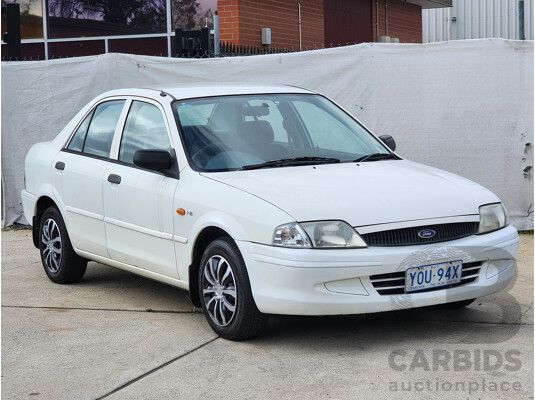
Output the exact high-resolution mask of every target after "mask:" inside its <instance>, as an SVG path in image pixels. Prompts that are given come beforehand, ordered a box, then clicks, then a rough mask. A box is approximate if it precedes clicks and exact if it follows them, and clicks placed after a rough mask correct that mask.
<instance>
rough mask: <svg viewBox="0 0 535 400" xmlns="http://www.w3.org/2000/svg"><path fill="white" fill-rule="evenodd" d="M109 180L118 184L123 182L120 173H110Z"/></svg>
mask: <svg viewBox="0 0 535 400" xmlns="http://www.w3.org/2000/svg"><path fill="white" fill-rule="evenodd" d="M108 182H111V183H116V184H117V185H118V184H119V183H121V177H120V176H119V175H115V174H110V176H108Z"/></svg>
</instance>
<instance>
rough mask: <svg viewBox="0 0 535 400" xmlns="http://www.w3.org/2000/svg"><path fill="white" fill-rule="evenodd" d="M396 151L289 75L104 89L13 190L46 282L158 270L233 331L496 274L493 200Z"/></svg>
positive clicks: (507, 263)
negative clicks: (109, 271) (94, 270)
mask: <svg viewBox="0 0 535 400" xmlns="http://www.w3.org/2000/svg"><path fill="white" fill-rule="evenodd" d="M394 150H395V142H394V140H393V139H392V138H391V137H390V136H382V137H380V138H378V137H376V136H374V135H373V134H372V133H371V132H370V131H369V130H368V129H367V128H365V127H364V126H363V125H362V124H361V123H359V122H358V121H357V120H356V119H355V118H353V117H352V116H351V115H349V114H348V113H347V112H345V111H344V110H342V109H341V108H340V107H338V106H337V105H335V104H334V103H333V102H331V101H330V100H328V99H327V98H325V97H324V96H322V95H320V94H318V93H315V92H312V91H309V90H305V89H300V88H296V87H288V86H275V85H244V84H222V85H212V84H206V85H183V86H174V87H162V88H136V89H123V90H114V91H110V92H107V93H104V94H102V95H101V96H98V97H97V98H96V99H94V100H93V101H91V102H90V103H89V104H88V105H87V106H86V107H84V108H83V109H82V110H81V111H80V112H79V113H78V114H77V115H76V116H75V117H74V118H73V119H72V121H71V122H69V124H68V125H67V126H66V127H65V128H64V129H63V130H62V131H61V132H60V133H59V135H58V136H57V137H56V138H55V139H54V140H52V141H50V142H46V143H38V144H36V145H34V146H33V147H32V148H31V149H30V151H29V152H28V155H27V156H26V162H25V189H24V190H23V191H22V202H23V207H24V213H25V216H26V218H27V220H28V221H31V222H32V225H33V242H34V244H35V246H36V247H38V248H39V250H40V252H41V259H42V262H43V266H44V270H45V272H46V274H47V275H48V277H49V278H50V279H51V280H52V281H54V282H57V283H72V282H77V281H79V280H81V279H82V277H83V275H84V273H85V270H86V266H87V261H88V260H92V261H97V262H100V263H103V264H107V265H110V266H112V267H116V268H121V269H124V270H126V271H130V272H134V273H136V274H140V275H143V276H145V277H148V278H152V279H156V280H158V281H161V282H165V283H168V284H171V285H174V286H177V287H179V288H182V289H185V290H188V291H189V294H190V298H191V301H192V302H193V304H194V305H196V306H199V307H202V308H203V310H204V313H205V316H206V319H207V321H208V323H209V324H210V326H211V327H212V329H213V330H214V331H215V332H216V333H217V334H219V335H220V336H222V337H224V338H228V339H232V340H240V339H246V338H251V337H254V336H256V335H258V334H259V333H260V332H261V331H262V329H263V328H264V326H265V324H266V322H267V319H268V314H291V315H334V314H358V313H369V312H377V311H389V310H395V309H402V308H412V307H422V306H429V305H439V304H441V305H443V306H446V307H449V308H459V307H463V306H466V305H468V304H470V303H471V302H472V301H473V299H475V298H476V297H480V296H485V295H488V294H491V293H495V292H497V291H499V290H501V289H503V288H505V287H506V286H507V284H508V283H509V282H510V281H511V279H512V278H513V276H514V273H515V259H516V256H517V250H518V235H517V232H516V230H515V229H514V228H513V227H512V226H509V225H508V223H507V214H506V210H505V208H504V206H503V205H502V204H501V202H500V200H499V199H498V198H497V197H496V196H495V195H494V194H493V193H491V192H490V191H488V190H487V189H485V188H483V187H481V186H479V185H477V184H475V183H473V182H471V181H468V180H466V179H464V178H461V177H459V176H456V175H453V174H450V173H448V172H444V171H441V170H438V169H435V168H431V167H426V166H423V165H420V164H416V163H414V162H411V161H407V160H404V159H402V158H401V157H400V156H399V155H397V154H395V153H394Z"/></svg>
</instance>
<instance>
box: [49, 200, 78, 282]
mask: <svg viewBox="0 0 535 400" xmlns="http://www.w3.org/2000/svg"><path fill="white" fill-rule="evenodd" d="M39 251H40V253H41V261H42V263H43V267H44V269H45V273H46V275H47V276H48V278H49V279H50V280H51V281H52V282H55V283H75V282H79V281H80V280H81V279H82V278H83V276H84V274H85V270H86V268H87V260H86V259H84V258H82V257H80V256H79V255H78V254H76V253H75V252H74V250H73V248H72V244H71V241H70V239H69V235H68V234H67V228H66V227H65V222H64V221H63V218H62V217H61V214H60V212H59V210H58V209H57V208H55V207H49V208H47V209H46V210H45V212H44V214H43V217H42V218H41V223H40V225H39Z"/></svg>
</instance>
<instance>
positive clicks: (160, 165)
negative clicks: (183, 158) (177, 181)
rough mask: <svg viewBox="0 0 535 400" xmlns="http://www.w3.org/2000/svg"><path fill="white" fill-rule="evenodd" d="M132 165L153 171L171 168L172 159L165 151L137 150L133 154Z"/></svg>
mask: <svg viewBox="0 0 535 400" xmlns="http://www.w3.org/2000/svg"><path fill="white" fill-rule="evenodd" d="M134 164H135V165H137V166H138V167H141V168H145V169H150V170H153V171H163V170H166V169H169V168H171V164H173V158H172V157H171V154H169V152H168V151H166V150H138V151H136V152H135V153H134Z"/></svg>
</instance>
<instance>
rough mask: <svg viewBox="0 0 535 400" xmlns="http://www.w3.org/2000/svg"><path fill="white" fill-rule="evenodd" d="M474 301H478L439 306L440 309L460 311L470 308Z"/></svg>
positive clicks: (472, 300)
mask: <svg viewBox="0 0 535 400" xmlns="http://www.w3.org/2000/svg"><path fill="white" fill-rule="evenodd" d="M474 301H476V299H469V300H461V301H454V302H452V303H444V304H439V305H438V308H442V309H444V310H458V309H461V308H464V307H467V306H469V305H470V304H472V303H473V302H474Z"/></svg>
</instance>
